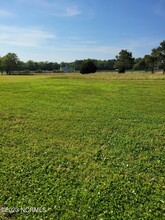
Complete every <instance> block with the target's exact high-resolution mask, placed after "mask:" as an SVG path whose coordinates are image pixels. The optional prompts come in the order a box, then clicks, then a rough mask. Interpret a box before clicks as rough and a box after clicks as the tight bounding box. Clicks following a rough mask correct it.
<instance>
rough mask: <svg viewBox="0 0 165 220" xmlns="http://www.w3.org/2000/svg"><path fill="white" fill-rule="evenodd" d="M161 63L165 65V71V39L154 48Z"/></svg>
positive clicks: (164, 68)
mask: <svg viewBox="0 0 165 220" xmlns="http://www.w3.org/2000/svg"><path fill="white" fill-rule="evenodd" d="M152 55H154V56H155V57H156V59H157V61H158V62H159V63H160V65H161V66H162V67H163V73H165V40H164V41H162V42H161V43H160V46H159V47H157V48H154V49H153V50H152Z"/></svg>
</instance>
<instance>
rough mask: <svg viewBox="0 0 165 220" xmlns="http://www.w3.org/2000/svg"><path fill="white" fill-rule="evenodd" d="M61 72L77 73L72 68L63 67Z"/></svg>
mask: <svg viewBox="0 0 165 220" xmlns="http://www.w3.org/2000/svg"><path fill="white" fill-rule="evenodd" d="M60 70H61V71H64V72H74V71H75V69H74V68H73V67H71V66H61V67H60Z"/></svg>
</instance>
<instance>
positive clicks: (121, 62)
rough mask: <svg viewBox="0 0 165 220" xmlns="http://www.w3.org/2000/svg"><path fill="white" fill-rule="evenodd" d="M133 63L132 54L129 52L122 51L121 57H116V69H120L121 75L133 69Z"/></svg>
mask: <svg viewBox="0 0 165 220" xmlns="http://www.w3.org/2000/svg"><path fill="white" fill-rule="evenodd" d="M133 63H134V58H133V57H132V53H131V52H128V51H127V50H121V51H120V53H119V55H117V56H116V63H115V68H118V69H119V73H124V72H125V70H129V69H132V68H133Z"/></svg>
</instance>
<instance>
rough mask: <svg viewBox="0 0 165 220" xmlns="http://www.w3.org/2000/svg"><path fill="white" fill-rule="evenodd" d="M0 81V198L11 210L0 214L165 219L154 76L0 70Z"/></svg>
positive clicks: (160, 91) (18, 218)
mask: <svg viewBox="0 0 165 220" xmlns="http://www.w3.org/2000/svg"><path fill="white" fill-rule="evenodd" d="M160 76H161V77H162V79H163V77H165V76H164V75H163V74H162V75H160ZM140 77H141V80H140ZM147 77H151V78H148V79H149V80H145V78H147ZM156 77H157V78H156ZM135 78H138V80H134V79H135ZM154 78H155V79H156V80H153V79H154ZM105 79H106V80H105ZM113 79H114V80H113ZM121 79H129V80H121ZM130 79H132V80H130ZM0 86H1V92H0V106H1V108H0V115H1V117H0V130H1V136H0V145H1V160H0V163H1V164H0V176H1V178H0V186H1V187H0V205H1V207H4V208H5V207H8V208H15V209H13V211H12V210H11V211H10V212H7V213H6V214H4V215H3V214H2V213H1V214H0V215H1V216H0V219H2V220H3V219H13V220H25V219H29V220H31V219H35V220H39V219H44V220H46V219H48V220H50V219H53V220H54V219H80V220H81V219H83V220H84V219H85V220H88V219H93V220H94V219H99V220H101V219H105V220H109V219H125V220H126V219H146V220H147V219H148V220H149V219H165V214H164V198H165V192H164V180H165V179H164V158H165V154H164V136H163V135H164V125H165V123H164V115H163V112H164V109H165V102H164V89H165V80H159V74H158V75H157V74H143V75H142V74H136V73H135V74H127V73H126V74H116V73H114V74H111V73H106V74H105V73H96V74H91V75H87V76H84V75H80V74H68V75H67V76H66V75H55V76H54V77H52V76H43V75H37V76H10V77H8V76H0ZM28 207H36V208H37V207H41V209H40V210H41V211H40V212H32V211H31V212H28V210H29V209H27V212H26V208H28ZM16 208H17V210H18V212H17V210H16ZM21 208H22V209H24V210H25V211H24V212H23V210H21ZM1 210H2V209H1ZM14 210H15V211H14Z"/></svg>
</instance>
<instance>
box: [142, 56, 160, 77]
mask: <svg viewBox="0 0 165 220" xmlns="http://www.w3.org/2000/svg"><path fill="white" fill-rule="evenodd" d="M156 60H157V59H156V57H155V56H153V55H145V56H144V61H145V65H146V71H148V70H150V71H151V72H152V73H154V68H155V63H156Z"/></svg>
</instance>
